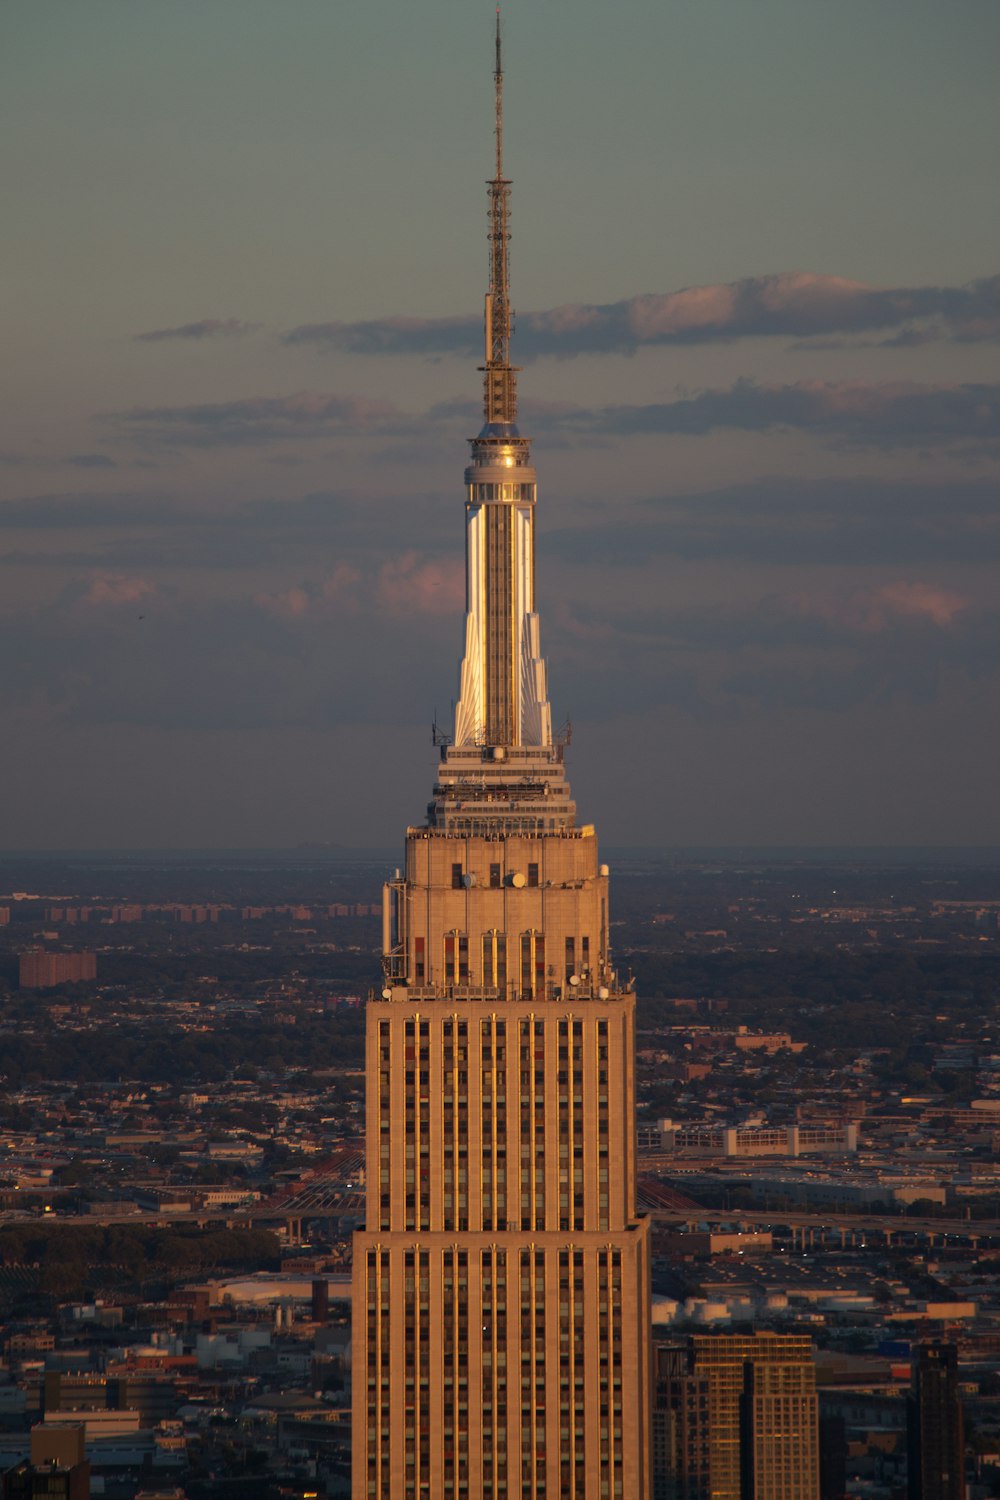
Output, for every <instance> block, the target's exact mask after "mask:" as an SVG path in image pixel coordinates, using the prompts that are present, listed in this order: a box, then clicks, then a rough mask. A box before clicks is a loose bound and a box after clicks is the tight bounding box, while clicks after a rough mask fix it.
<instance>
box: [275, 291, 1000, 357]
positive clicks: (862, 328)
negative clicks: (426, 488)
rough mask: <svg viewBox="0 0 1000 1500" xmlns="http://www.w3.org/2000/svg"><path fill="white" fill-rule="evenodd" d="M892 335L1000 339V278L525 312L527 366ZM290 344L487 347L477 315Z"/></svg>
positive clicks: (681, 297) (327, 330)
mask: <svg viewBox="0 0 1000 1500" xmlns="http://www.w3.org/2000/svg"><path fill="white" fill-rule="evenodd" d="M882 332H885V334H886V338H885V340H884V342H886V343H908V342H923V341H930V340H933V339H953V340H957V341H969V342H971V341H981V340H994V339H998V338H1000V275H998V276H991V277H987V278H984V279H983V280H980V281H974V282H970V283H969V284H968V285H966V286H957V287H949V286H917V287H873V286H869V285H867V284H866V283H864V282H860V281H850V280H847V279H845V278H844V277H840V276H826V275H822V274H819V273H817V272H813V271H790V272H779V273H777V274H774V275H769V276H752V277H746V278H744V279H743V280H741V281H734V282H729V283H725V284H719V285H710V286H700V287H684V288H682V289H681V290H680V291H676V292H665V293H653V292H650V293H645V294H642V295H640V296H637V297H630V298H627V299H626V300H624V301H621V302H610V303H603V304H596V305H590V304H584V303H573V304H568V305H566V306H563V307H556V308H551V309H548V310H545V311H541V312H530V313H524V314H521V315H520V316H519V317H518V319H517V328H516V339H517V355H518V359H520V360H526V359H533V358H539V357H541V356H544V355H556V356H559V357H563V358H570V357H573V356H576V355H580V354H631V353H634V352H635V351H636V350H637V349H641V348H644V347H649V346H655V345H662V344H703V343H722V342H731V341H733V340H736V339H748V338H792V339H813V338H817V337H823V336H826V337H829V336H831V335H832V336H834V337H840V336H858V335H862V334H870V333H882ZM284 338H285V342H286V343H290V344H315V345H318V346H319V347H320V348H326V349H330V350H336V351H342V352H347V353H352V354H373V355H378V354H417V355H449V354H462V355H469V354H474V353H476V352H478V350H479V349H480V347H481V345H482V322H481V319H480V318H479V317H478V316H469V317H463V318H454V317H452V318H408V317H389V318H379V319H369V320H366V321H365V322H359V323H344V322H334V323H305V324H302V325H300V326H299V327H298V328H293V329H291V330H290V331H289V332H288V333H286V334H285V335H284Z"/></svg>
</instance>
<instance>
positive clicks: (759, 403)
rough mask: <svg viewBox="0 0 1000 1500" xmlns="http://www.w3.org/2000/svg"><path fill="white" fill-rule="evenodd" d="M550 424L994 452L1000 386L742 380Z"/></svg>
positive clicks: (999, 433) (622, 432) (998, 439)
mask: <svg viewBox="0 0 1000 1500" xmlns="http://www.w3.org/2000/svg"><path fill="white" fill-rule="evenodd" d="M547 425H550V426H554V427H556V428H557V429H558V428H566V427H569V428H573V429H578V430H580V431H586V432H603V433H607V434H609V435H613V436H617V437H625V436H631V435H637V434H641V433H659V434H663V435H671V434H673V435H681V436H688V437H701V436H705V435H706V434H708V433H711V432H715V431H718V430H720V429H724V428H728V429H731V430H736V431H742V432H774V431H779V430H781V429H789V430H793V431H798V432H808V433H812V434H814V435H816V436H818V437H821V438H827V439H832V440H835V441H840V442H844V443H847V444H850V445H852V446H856V447H870V448H909V447H918V448H923V447H926V448H933V447H937V446H941V445H945V444H947V445H954V444H960V445H962V446H964V447H966V448H971V449H981V450H983V451H984V452H993V451H996V449H997V447H998V445H1000V385H986V384H982V383H981V384H971V383H970V384H964V385H944V384H941V385H918V384H916V383H911V382H905V383H904V382H896V383H888V382H887V383H884V384H872V383H869V382H864V381H839V382H838V381H818V380H816V381H808V380H802V381H793V382H790V383H788V384H786V385H758V384H757V383H756V382H754V381H750V380H738V381H736V383H735V384H734V385H732V386H730V387H728V389H716V390H707V391H701V392H699V394H697V395H695V396H684V397H680V398H678V399H677V400H675V401H660V402H652V403H650V404H649V405H644V406H609V407H604V408H603V409H598V410H589V409H587V410H580V411H578V412H566V413H564V414H563V415H562V416H559V415H556V414H552V415H551V416H550V417H549V418H548V423H547Z"/></svg>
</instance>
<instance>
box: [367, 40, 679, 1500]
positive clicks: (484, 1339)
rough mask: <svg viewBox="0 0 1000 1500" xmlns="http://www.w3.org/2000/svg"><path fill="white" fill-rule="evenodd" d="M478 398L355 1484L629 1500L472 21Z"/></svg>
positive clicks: (639, 1449)
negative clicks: (453, 701) (450, 720)
mask: <svg viewBox="0 0 1000 1500" xmlns="http://www.w3.org/2000/svg"><path fill="white" fill-rule="evenodd" d="M495 84H496V169H495V173H494V176H493V179H492V181H491V182H490V184H489V199H490V236H489V247H490V282H489V291H488V293H487V296H486V316H485V331H486V355H485V364H484V367H483V373H484V386H485V401H484V404H485V414H484V416H485V419H484V425H483V427H482V430H481V431H480V433H479V435H478V437H475V438H473V439H472V440H471V448H472V452H471V458H470V463H469V467H468V468H467V469H466V473H465V496H466V498H465V515H466V528H465V535H466V577H467V603H466V618H465V649H464V658H463V661H462V667H461V678H460V692H459V700H458V704H457V709H456V714H455V725H454V734H453V736H452V737H451V738H450V740H449V741H448V742H447V743H443V744H441V747H440V763H439V766H438V775H437V782H436V785H435V787H434V792H433V797H432V800H431V803H430V805H429V807H428V810H427V819H426V822H424V823H423V824H421V825H419V826H416V827H411V828H409V829H408V830H407V834H406V853H405V866H404V868H403V869H402V870H401V871H400V872H398V873H397V876H396V878H395V879H394V880H393V881H391V882H390V883H389V885H388V886H387V887H386V892H385V913H384V951H385V958H384V968H385V987H384V988H383V990H382V992H381V997H380V999H379V1000H376V1001H375V1002H373V1003H372V1004H371V1005H370V1006H369V1008H368V1022H367V1061H366V1068H367V1080H368V1092H367V1125H366V1129H367V1184H368V1187H367V1213H366V1226H365V1230H364V1231H363V1232H360V1233H359V1234H358V1235H357V1236H356V1238H355V1244H354V1309H355V1318H354V1329H355V1331H354V1357H353V1377H352V1378H353V1382H354V1392H355V1394H354V1496H355V1500H410V1497H412V1500H450V1497H455V1500H513V1497H517V1500H529V1497H531V1500H541V1497H557V1496H558V1497H573V1500H604V1497H607V1500H614V1497H616V1496H617V1497H621V1500H648V1496H649V1493H650V1490H649V1371H648V1358H649V1356H648V1329H649V1269H648V1234H647V1226H646V1224H645V1222H644V1221H642V1220H640V1219H638V1218H637V1216H636V1209H635V1120H634V1063H633V1053H634V1042H633V1019H634V1006H635V996H634V995H633V994H632V992H631V991H630V990H629V988H628V987H627V986H625V985H622V984H621V983H620V981H619V979H618V976H617V974H616V973H615V970H614V968H613V966H612V962H611V954H610V950H609V945H608V868H607V866H606V865H604V864H601V863H600V860H599V855H598V848H597V839H596V838H595V835H594V829H593V827H592V826H591V825H590V824H583V825H581V824H579V823H578V822H577V819H576V809H575V806H574V803H573V800H572V797H571V794H570V788H569V783H568V781H567V778H566V772H565V766H564V763H563V752H564V745H563V743H562V742H561V741H560V739H559V738H557V737H554V736H553V733H552V720H551V712H550V709H549V703H548V694H547V688H546V676H545V664H544V661H543V659H542V656H541V647H540V643H539V625H538V615H537V612H536V606H535V578H534V561H535V548H534V526H535V498H536V494H535V471H534V469H533V467H532V465H531V448H530V443H529V441H528V439H527V438H525V437H523V436H522V435H521V433H520V432H519V430H518V427H517V422H516V371H515V369H514V367H513V366H512V365H511V363H510V327H511V317H510V301H509V281H508V247H509V240H510V230H509V209H510V182H509V180H508V179H507V178H505V177H504V171H503V109H502V101H503V95H502V87H503V73H502V67H501V57H500V35H499V26H498V30H497V41H496V71H495Z"/></svg>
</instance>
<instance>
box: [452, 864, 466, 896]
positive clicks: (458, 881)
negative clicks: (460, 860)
mask: <svg viewBox="0 0 1000 1500" xmlns="http://www.w3.org/2000/svg"><path fill="white" fill-rule="evenodd" d="M451 888H452V890H453V891H460V890H462V889H463V886H462V866H461V865H452V867H451Z"/></svg>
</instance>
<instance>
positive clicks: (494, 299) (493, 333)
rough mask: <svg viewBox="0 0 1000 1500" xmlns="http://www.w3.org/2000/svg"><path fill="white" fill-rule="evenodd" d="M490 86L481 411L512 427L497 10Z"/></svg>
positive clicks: (507, 224) (505, 187) (506, 185)
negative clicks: (492, 114) (491, 151)
mask: <svg viewBox="0 0 1000 1500" xmlns="http://www.w3.org/2000/svg"><path fill="white" fill-rule="evenodd" d="M493 81H494V85H495V88H496V124H495V127H494V128H495V135H496V171H495V174H494V177H493V180H492V182H490V183H489V184H488V189H489V199H490V233H489V245H490V282H489V291H488V292H487V293H486V319H485V332H486V363H485V365H484V366H483V367H482V368H483V372H484V375H485V379H484V381H483V407H484V415H485V418H486V421H487V423H490V422H503V423H513V422H514V421H515V420H516V417H517V390H516V384H515V379H514V376H515V367H514V366H512V365H511V363H510V322H511V314H510V263H509V247H510V179H509V178H506V177H504V175H503V53H502V49H501V40H500V7H499V6H497V31H496V65H495V68H494V71H493Z"/></svg>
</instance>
